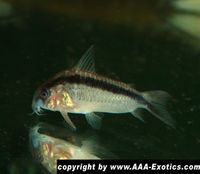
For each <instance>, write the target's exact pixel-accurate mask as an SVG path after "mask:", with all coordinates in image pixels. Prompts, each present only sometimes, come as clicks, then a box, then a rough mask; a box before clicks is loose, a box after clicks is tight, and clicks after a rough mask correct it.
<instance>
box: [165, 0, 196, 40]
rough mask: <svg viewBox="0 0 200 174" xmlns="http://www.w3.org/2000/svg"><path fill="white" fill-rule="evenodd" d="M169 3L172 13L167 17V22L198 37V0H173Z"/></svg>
mask: <svg viewBox="0 0 200 174" xmlns="http://www.w3.org/2000/svg"><path fill="white" fill-rule="evenodd" d="M171 5H172V6H173V8H174V13H173V14H171V15H170V17H169V18H168V22H169V24H170V25H172V26H173V27H175V28H177V29H179V30H182V31H183V32H184V33H185V34H188V35H190V36H193V37H194V38H195V39H200V25H199V21H200V0H174V1H172V2H171Z"/></svg>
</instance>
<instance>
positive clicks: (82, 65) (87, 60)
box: [75, 45, 95, 72]
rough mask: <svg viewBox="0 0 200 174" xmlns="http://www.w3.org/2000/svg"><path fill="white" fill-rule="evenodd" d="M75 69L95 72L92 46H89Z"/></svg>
mask: <svg viewBox="0 0 200 174" xmlns="http://www.w3.org/2000/svg"><path fill="white" fill-rule="evenodd" d="M75 69H80V70H84V71H90V72H95V63H94V45H91V46H90V48H89V49H88V50H87V51H86V52H85V53H84V54H83V56H82V57H81V59H80V60H79V62H78V63H77V65H76V66H75Z"/></svg>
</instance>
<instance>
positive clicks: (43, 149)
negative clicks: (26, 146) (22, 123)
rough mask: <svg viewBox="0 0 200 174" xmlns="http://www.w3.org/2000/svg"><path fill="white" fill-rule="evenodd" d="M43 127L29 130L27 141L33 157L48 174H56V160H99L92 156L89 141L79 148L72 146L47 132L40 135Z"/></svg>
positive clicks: (37, 126) (39, 126)
mask: <svg viewBox="0 0 200 174" xmlns="http://www.w3.org/2000/svg"><path fill="white" fill-rule="evenodd" d="M43 128H44V125H40V124H38V125H36V126H34V127H33V128H31V129H30V133H29V139H30V147H31V150H32V154H33V156H34V157H35V158H36V159H37V160H38V162H40V163H41V164H42V165H43V166H44V167H45V168H46V169H47V170H48V171H49V172H50V173H52V174H54V173H55V174H56V171H57V160H58V159H59V160H72V159H82V160H84V159H100V158H99V157H97V156H96V155H94V154H93V151H92V149H91V148H92V145H94V146H95V144H92V143H90V141H89V140H88V141H83V142H82V145H81V146H78V145H76V144H73V143H71V142H69V141H66V140H64V139H60V138H55V137H52V136H50V135H48V132H47V133H46V132H45V133H41V132H42V131H41V130H42V129H43Z"/></svg>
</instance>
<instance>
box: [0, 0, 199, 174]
mask: <svg viewBox="0 0 200 174" xmlns="http://www.w3.org/2000/svg"><path fill="white" fill-rule="evenodd" d="M28 2H29V3H28ZM106 2H107V1H102V4H98V3H97V4H94V3H93V4H91V1H86V2H85V3H83V1H77V2H76V3H73V2H72V1H66V2H64V1H61V0H60V1H57V3H55V2H54V1H50V0H49V1H45V2H44V3H42V1H41V3H40V2H37V1H35V3H33V2H32V1H31V0H29V1H27V3H26V2H25V1H23V0H19V1H18V2H17V1H10V2H9V3H10V4H11V5H12V13H11V14H10V15H8V16H2V17H1V18H0V66H1V67H0V74H1V83H0V87H1V88H0V89H1V90H0V99H1V100H0V101H1V105H0V108H1V114H0V116H1V119H0V163H1V164H2V165H3V166H4V167H6V169H7V172H8V173H10V174H11V173H12V174H13V173H39V171H40V170H41V168H40V167H39V164H38V163H37V162H35V161H34V159H33V157H32V155H31V153H30V150H29V137H28V133H29V129H30V127H32V126H34V125H35V124H36V123H38V122H40V121H43V122H47V123H53V124H56V125H59V126H62V127H64V126H65V123H64V122H63V119H62V117H61V115H60V114H59V113H52V112H46V115H44V116H41V117H39V116H37V115H35V114H34V115H30V113H32V109H31V102H32V97H33V93H34V91H35V89H36V88H37V87H38V85H39V84H40V83H42V82H44V81H45V80H46V79H48V78H49V77H51V76H52V75H54V74H55V73H57V72H58V71H60V70H62V69H67V68H71V67H72V66H74V65H75V64H76V62H77V61H78V60H79V58H80V57H81V55H82V54H83V53H84V52H85V51H86V50H87V49H88V48H89V47H90V45H92V44H94V45H95V54H96V56H95V61H96V69H97V72H98V73H100V74H103V75H106V76H109V77H112V78H115V79H120V80H121V81H123V82H127V83H134V84H135V86H136V89H138V90H139V91H148V90H158V89H162V90H165V91H167V92H169V93H170V94H171V95H172V96H173V98H174V99H173V100H172V101H171V103H170V112H171V113H172V116H173V118H174V119H175V120H176V122H177V129H175V130H174V129H170V128H168V127H167V126H166V125H165V124H163V123H162V122H160V121H159V120H157V119H156V118H154V117H153V116H152V115H150V114H149V115H148V116H147V117H146V118H145V120H146V121H145V123H142V122H140V121H139V120H137V119H136V118H134V117H132V116H131V115H130V114H122V115H112V114H105V116H104V119H103V126H102V129H101V131H99V132H95V134H96V135H97V136H98V137H99V141H100V143H101V144H103V146H104V147H105V148H106V149H107V150H108V151H111V152H112V153H114V154H115V155H117V156H118V158H120V159H199V156H200V151H199V143H200V133H199V132H200V128H199V124H200V118H199V115H200V106H199V97H200V96H199V89H200V81H199V77H200V73H199V67H200V51H199V50H198V48H197V47H196V46H194V44H191V42H190V41H191V38H190V36H188V35H186V34H185V33H181V32H180V33H179V31H176V29H174V28H171V27H170V26H168V25H167V24H166V23H165V21H166V20H165V19H166V18H167V17H168V14H169V13H170V8H169V6H167V5H166V6H165V7H166V8H163V7H162V6H159V5H158V4H160V3H159V2H161V1H158V0H157V1H144V0H143V1H142V3H139V1H138V2H137V1H136V2H135V5H134V3H133V4H132V3H131V5H132V6H131V5H130V4H129V3H130V1H126V2H124V3H123V2H122V1H110V2H109V4H107V5H106ZM116 2H118V3H119V5H116ZM52 3H53V5H51V4H52ZM59 3H60V4H61V6H62V7H63V8H62V9H61V6H59ZM120 3H121V4H122V5H121V7H124V8H125V10H121V11H120V10H119V9H120ZM149 3H152V6H149ZM63 4H65V6H64V5H63ZM69 4H70V5H69ZM138 4H139V5H138ZM56 5H57V6H56ZM52 6H53V7H57V8H52ZM80 6H81V7H84V8H80ZM95 6H96V9H94V7H95ZM104 6H105V7H104ZM0 7H1V6H0ZM72 7H74V8H72ZM128 7H133V12H132V11H131V10H129V9H126V8H128ZM65 8H66V11H68V12H65V10H63V9H65ZM69 8H70V9H74V11H72V12H70V11H69ZM115 8H116V9H115ZM137 8H139V9H140V10H138V11H136V10H135V11H134V9H137ZM103 9H105V11H103ZM109 9H114V10H110V12H113V13H110V14H109V13H106V12H108V11H109ZM121 9H122V8H121ZM162 9H164V10H162ZM115 10H116V11H117V13H114V12H115ZM77 11H78V12H79V13H78V12H77ZM130 11H131V12H130ZM141 11H144V12H145V13H141ZM161 11H162V13H161ZM104 12H105V13H104ZM125 12H127V13H125ZM93 14H94V15H93ZM102 14H104V15H102ZM105 14H106V15H105ZM129 18H130V19H129ZM108 19H109V20H108ZM128 19H129V20H128ZM131 19H132V20H131ZM192 39H193V38H192ZM72 117H73V116H72ZM72 119H73V121H74V122H75V124H76V125H77V126H78V132H77V134H79V133H80V134H81V133H84V132H85V131H87V132H91V133H92V132H94V130H93V129H92V128H90V127H89V126H88V124H87V123H86V121H85V119H84V118H83V117H81V116H80V117H74V118H72ZM5 164H6V165H5ZM2 170H3V168H2Z"/></svg>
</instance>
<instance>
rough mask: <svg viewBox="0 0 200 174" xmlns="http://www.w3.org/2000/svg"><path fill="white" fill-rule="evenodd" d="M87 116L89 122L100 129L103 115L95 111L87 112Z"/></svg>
mask: <svg viewBox="0 0 200 174" xmlns="http://www.w3.org/2000/svg"><path fill="white" fill-rule="evenodd" d="M85 118H86V120H87V122H88V123H89V124H90V125H91V126H92V127H93V128H94V129H100V127H101V120H102V119H101V117H100V116H99V115H97V114H95V113H93V112H91V113H87V114H86V115H85Z"/></svg>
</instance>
